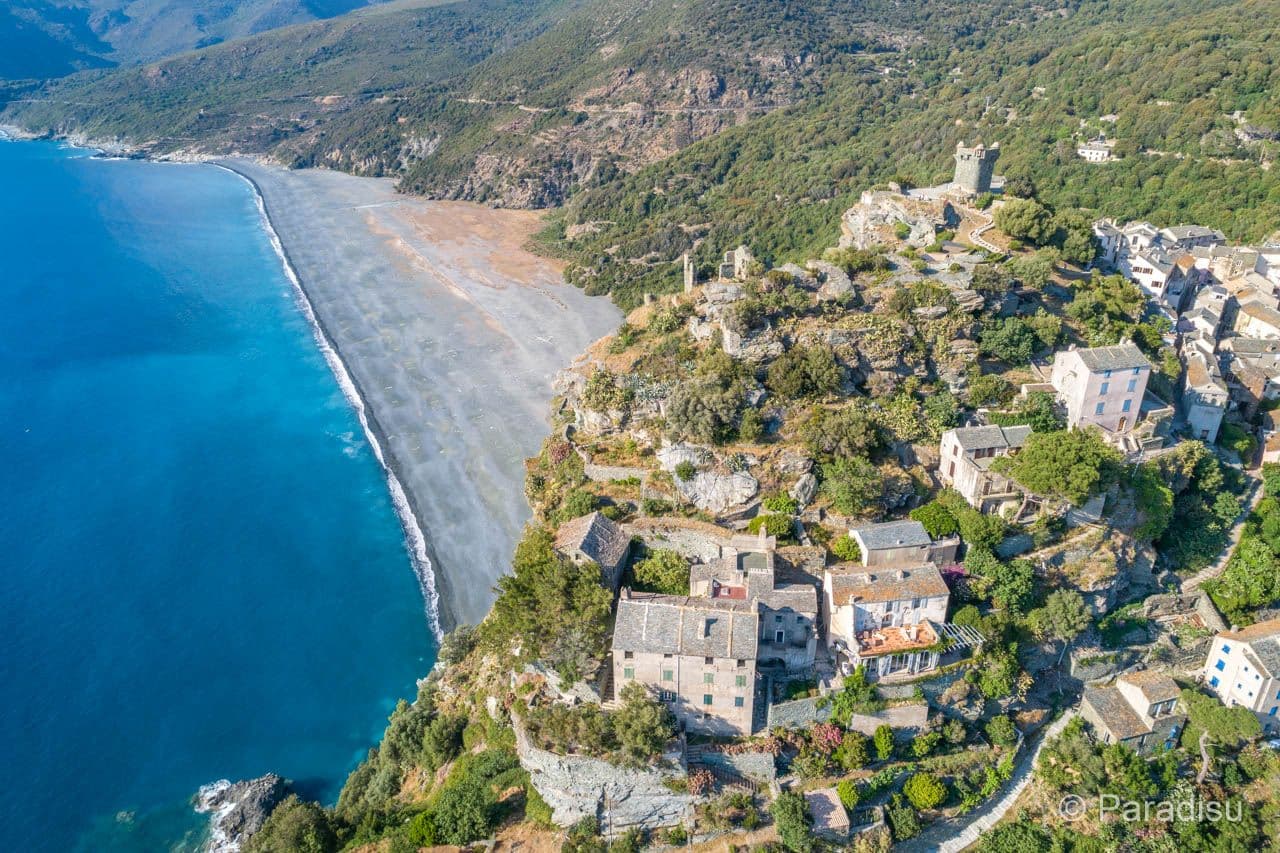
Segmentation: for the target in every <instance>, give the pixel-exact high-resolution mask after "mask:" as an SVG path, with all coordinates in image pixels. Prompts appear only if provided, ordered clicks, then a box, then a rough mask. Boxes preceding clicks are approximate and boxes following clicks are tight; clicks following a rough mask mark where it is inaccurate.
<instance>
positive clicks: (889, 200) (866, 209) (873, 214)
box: [840, 190, 956, 249]
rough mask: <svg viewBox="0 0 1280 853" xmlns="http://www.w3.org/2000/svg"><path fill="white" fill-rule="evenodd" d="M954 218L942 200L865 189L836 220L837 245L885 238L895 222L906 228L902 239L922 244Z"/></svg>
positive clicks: (873, 242) (856, 244)
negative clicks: (908, 232)
mask: <svg viewBox="0 0 1280 853" xmlns="http://www.w3.org/2000/svg"><path fill="white" fill-rule="evenodd" d="M954 219H956V216H955V211H954V210H952V209H951V206H950V205H949V204H948V203H947V202H945V201H933V200H925V199H915V198H908V197H907V196H905V195H902V194H901V193H896V192H888V191H883V190H879V191H876V190H868V191H867V192H864V193H863V194H862V197H861V199H859V201H858V203H857V204H855V205H854V206H853V207H851V208H849V209H848V210H847V211H845V214H844V217H843V218H842V219H841V220H840V245H841V247H846V246H852V247H853V248H855V249H867V248H870V247H871V246H875V245H877V244H882V243H886V242H889V240H888V237H889V236H890V235H892V234H893V229H894V227H895V226H897V225H898V224H899V223H902V224H904V225H906V226H907V227H908V228H909V229H910V234H909V235H908V236H907V238H906V240H905V241H904V242H906V243H909V244H910V245H912V246H915V247H917V248H922V247H924V246H927V245H929V244H930V243H932V242H933V241H934V239H935V238H936V235H937V231H938V229H939V228H942V227H945V226H946V225H947V224H949V223H950V222H951V221H952V220H954Z"/></svg>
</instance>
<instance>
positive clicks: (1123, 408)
mask: <svg viewBox="0 0 1280 853" xmlns="http://www.w3.org/2000/svg"><path fill="white" fill-rule="evenodd" d="M1132 406H1133V401H1132V400H1125V401H1124V404H1123V405H1122V406H1120V411H1122V412H1127V411H1129V409H1130V407H1132Z"/></svg>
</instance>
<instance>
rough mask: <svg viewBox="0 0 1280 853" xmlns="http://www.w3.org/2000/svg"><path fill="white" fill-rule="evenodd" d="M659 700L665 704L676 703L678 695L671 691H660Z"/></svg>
mask: <svg viewBox="0 0 1280 853" xmlns="http://www.w3.org/2000/svg"><path fill="white" fill-rule="evenodd" d="M658 698H659V699H660V700H662V701H663V702H674V701H676V694H674V693H672V692H671V691H670V690H659V691H658Z"/></svg>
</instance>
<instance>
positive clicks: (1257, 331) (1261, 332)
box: [1236, 300, 1280, 339]
mask: <svg viewBox="0 0 1280 853" xmlns="http://www.w3.org/2000/svg"><path fill="white" fill-rule="evenodd" d="M1236 332H1237V333H1238V334H1240V335H1241V336H1242V337H1246V338H1271V339H1274V338H1280V311H1277V310H1276V309H1275V308H1273V307H1271V306H1270V305H1266V304H1264V303H1263V302H1261V301H1252V300H1251V301H1249V302H1242V303H1241V305H1240V310H1239V312H1238V313H1237V315H1236Z"/></svg>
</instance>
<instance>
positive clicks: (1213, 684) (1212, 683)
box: [1209, 675, 1218, 687]
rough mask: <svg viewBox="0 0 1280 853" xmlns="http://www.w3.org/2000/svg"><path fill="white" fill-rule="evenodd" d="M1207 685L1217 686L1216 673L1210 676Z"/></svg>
mask: <svg viewBox="0 0 1280 853" xmlns="http://www.w3.org/2000/svg"><path fill="white" fill-rule="evenodd" d="M1209 686H1210V687H1217V686H1218V676H1216V675H1215V676H1214V677H1213V678H1210V679H1209Z"/></svg>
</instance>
